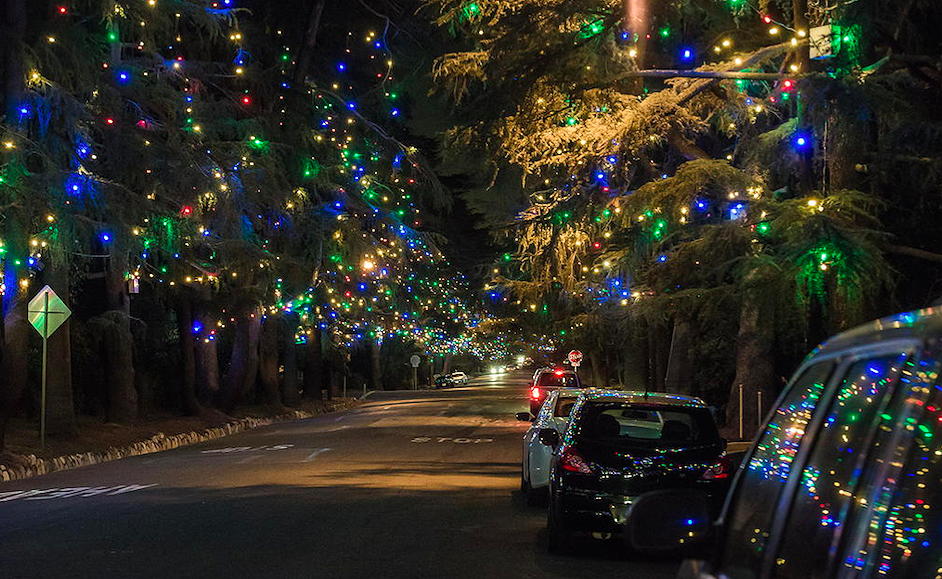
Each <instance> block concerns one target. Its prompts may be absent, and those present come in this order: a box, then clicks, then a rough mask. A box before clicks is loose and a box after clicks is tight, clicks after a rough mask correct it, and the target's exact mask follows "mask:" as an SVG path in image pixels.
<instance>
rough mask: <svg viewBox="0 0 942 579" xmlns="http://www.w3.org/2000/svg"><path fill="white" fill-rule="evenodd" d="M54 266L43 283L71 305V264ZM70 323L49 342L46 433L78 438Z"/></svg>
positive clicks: (57, 331)
mask: <svg viewBox="0 0 942 579" xmlns="http://www.w3.org/2000/svg"><path fill="white" fill-rule="evenodd" d="M62 261H63V263H54V264H50V266H49V267H48V268H47V269H46V273H45V276H44V280H45V281H46V283H48V284H49V286H50V287H51V288H52V289H53V290H54V291H55V292H56V293H57V294H59V297H60V298H61V299H62V301H63V302H65V304H66V305H70V302H71V300H70V299H69V297H70V294H71V292H70V288H69V264H68V262H65V260H62ZM70 325H71V324H70V323H69V321H66V322H65V323H64V324H62V325H61V326H60V327H59V329H58V330H56V331H55V333H54V334H52V336H51V337H50V338H49V340H48V343H47V345H48V350H49V353H48V355H49V358H48V361H47V365H46V433H48V434H50V435H62V436H75V435H76V434H78V424H77V423H76V421H75V403H74V401H73V399H72V336H71V334H70V332H69V328H70Z"/></svg>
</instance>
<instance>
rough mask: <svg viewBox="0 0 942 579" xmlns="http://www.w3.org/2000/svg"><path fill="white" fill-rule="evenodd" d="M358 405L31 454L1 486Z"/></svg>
mask: <svg viewBox="0 0 942 579" xmlns="http://www.w3.org/2000/svg"><path fill="white" fill-rule="evenodd" d="M355 405H356V402H355V401H353V400H351V401H349V402H344V403H341V404H337V405H329V406H325V407H324V409H323V411H319V412H309V411H304V410H292V411H291V412H286V413H284V414H278V415H276V416H267V417H264V418H256V417H252V416H249V417H246V418H240V419H238V420H235V421H234V422H229V423H227V424H226V425H224V426H217V427H214V428H207V429H206V430H202V431H191V432H182V433H180V434H172V435H170V436H167V435H166V434H164V433H163V432H158V433H157V434H155V435H154V436H152V437H150V438H148V439H147V440H141V441H139V442H135V443H134V444H131V445H129V446H122V447H112V448H109V449H107V450H105V451H102V452H83V453H79V454H69V455H66V456H57V457H54V458H45V459H43V458H39V457H37V456H36V455H34V454H29V455H26V456H24V457H23V458H24V459H25V460H26V462H27V464H26V465H4V464H0V482H10V481H17V480H24V479H28V478H32V477H36V476H40V475H44V474H49V473H53V472H58V471H62V470H71V469H73V468H80V467H83V466H91V465H94V464H101V463H103V462H110V461H113V460H120V459H122V458H128V457H131V456H140V455H142V454H151V453H154V452H162V451H164V450H171V449H174V448H180V447H181V446H189V445H191V444H198V443H201V442H208V441H210V440H216V439H217V438H223V437H225V436H230V435H232V434H238V433H240V432H245V431H247V430H253V429H256V428H259V427H261V426H269V425H271V424H277V423H279V422H292V421H295V420H303V419H305V418H313V417H315V416H319V415H321V414H327V413H328V412H334V411H337V410H346V409H348V408H352V407H353V406H355Z"/></svg>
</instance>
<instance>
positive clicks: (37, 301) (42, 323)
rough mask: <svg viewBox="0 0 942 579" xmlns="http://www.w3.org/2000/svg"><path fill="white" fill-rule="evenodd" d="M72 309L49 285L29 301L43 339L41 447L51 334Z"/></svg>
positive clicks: (31, 315) (30, 314) (32, 321)
mask: <svg viewBox="0 0 942 579" xmlns="http://www.w3.org/2000/svg"><path fill="white" fill-rule="evenodd" d="M71 315H72V310H70V309H69V306H67V305H65V302H63V301H62V299H61V298H60V297H59V296H58V295H56V292H54V291H53V290H52V288H51V287H49V286H48V285H47V286H46V287H44V288H43V289H41V290H39V293H38V294H36V296H35V297H34V298H33V299H31V300H30V301H29V306H28V317H29V323H30V324H32V326H33V327H34V328H36V331H37V332H39V335H40V336H42V339H43V371H42V393H41V394H40V412H39V447H40V448H46V361H47V359H48V351H49V350H48V341H49V336H51V335H52V334H54V333H55V331H56V330H58V329H59V327H60V326H61V325H62V324H64V323H65V321H66V320H68V319H69V316H71Z"/></svg>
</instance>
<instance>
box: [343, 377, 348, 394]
mask: <svg viewBox="0 0 942 579" xmlns="http://www.w3.org/2000/svg"><path fill="white" fill-rule="evenodd" d="M343 397H344V398H346V397H347V374H346V372H344V375H343Z"/></svg>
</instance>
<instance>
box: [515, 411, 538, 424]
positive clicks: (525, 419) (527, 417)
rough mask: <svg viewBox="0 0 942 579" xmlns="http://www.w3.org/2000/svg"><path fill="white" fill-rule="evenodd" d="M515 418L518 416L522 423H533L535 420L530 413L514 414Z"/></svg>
mask: <svg viewBox="0 0 942 579" xmlns="http://www.w3.org/2000/svg"><path fill="white" fill-rule="evenodd" d="M514 416H516V417H517V420H519V421H520V422H533V419H534V418H535V417H534V416H533V415H532V414H530V413H529V412H518V413H516V414H514Z"/></svg>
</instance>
